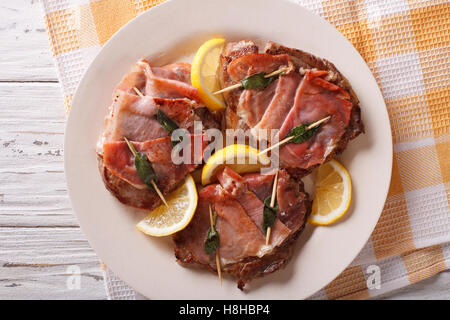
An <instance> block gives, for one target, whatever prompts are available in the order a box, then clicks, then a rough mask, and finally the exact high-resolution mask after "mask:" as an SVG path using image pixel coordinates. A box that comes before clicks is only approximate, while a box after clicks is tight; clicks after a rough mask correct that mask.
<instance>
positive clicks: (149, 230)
mask: <svg viewBox="0 0 450 320" xmlns="http://www.w3.org/2000/svg"><path fill="white" fill-rule="evenodd" d="M166 201H167V204H168V207H166V206H165V205H160V206H159V207H157V208H155V209H153V211H152V212H150V214H149V215H148V216H147V217H146V218H145V219H143V220H141V221H140V222H139V223H138V224H137V225H136V227H137V228H138V230H139V231H142V232H143V233H145V234H148V235H150V236H155V237H162V236H168V235H170V234H173V233H175V232H178V231H180V230H183V229H184V228H185V227H186V226H187V225H188V224H189V222H190V221H191V219H192V217H193V216H194V213H195V209H196V208H197V202H198V195H197V188H196V186H195V182H194V179H193V178H192V177H191V175H187V177H186V179H185V181H184V183H183V184H182V185H181V186H179V187H178V188H177V189H176V190H175V191H173V192H172V193H170V194H169V196H168V197H167V198H166Z"/></svg>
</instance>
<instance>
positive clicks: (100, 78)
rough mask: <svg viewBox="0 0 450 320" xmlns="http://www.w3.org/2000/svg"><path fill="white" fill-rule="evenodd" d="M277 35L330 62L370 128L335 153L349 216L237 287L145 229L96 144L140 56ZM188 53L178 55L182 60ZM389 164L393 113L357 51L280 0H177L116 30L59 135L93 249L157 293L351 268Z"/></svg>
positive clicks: (253, 287)
mask: <svg viewBox="0 0 450 320" xmlns="http://www.w3.org/2000/svg"><path fill="white" fill-rule="evenodd" d="M217 35H220V36H224V37H226V38H227V40H240V39H253V40H259V41H264V40H273V41H276V42H278V43H281V44H283V45H285V46H288V47H295V48H299V49H302V50H305V51H308V52H311V53H313V54H315V55H317V56H319V57H323V58H326V59H328V60H330V61H332V62H333V63H334V64H335V65H336V67H337V68H338V69H339V70H340V71H341V72H342V73H343V74H344V75H345V76H346V77H347V78H348V79H349V81H350V83H351V84H352V86H353V88H354V90H355V92H356V94H357V95H358V97H359V98H360V100H361V109H362V118H363V121H364V123H365V126H366V134H364V135H361V136H359V137H358V138H357V139H356V140H354V141H352V142H351V143H350V144H349V147H348V148H347V150H346V151H345V152H344V155H343V156H342V157H340V160H341V161H342V162H343V164H344V165H345V166H346V167H347V169H348V170H349V171H350V173H351V176H352V180H353V190H354V191H353V202H352V205H351V208H350V211H349V212H348V213H347V215H346V217H345V218H344V219H342V221H340V222H339V223H337V224H335V225H333V226H331V227H312V226H308V227H307V228H306V230H305V232H303V234H302V235H301V237H300V239H299V241H298V243H297V245H296V247H295V254H294V256H293V259H292V261H291V262H290V263H289V264H288V265H287V266H286V268H285V269H283V270H280V271H278V272H276V273H274V274H272V275H269V276H266V277H264V278H261V279H257V280H254V281H252V282H251V283H250V284H249V285H248V286H247V287H246V288H248V290H247V291H246V292H242V291H240V290H239V289H237V287H236V283H235V282H234V281H233V280H231V279H228V278H227V279H226V281H224V284H223V286H222V287H220V286H219V283H218V280H217V277H216V276H214V275H213V274H211V273H209V272H206V271H201V270H192V269H189V268H183V267H181V266H179V265H178V264H177V263H176V262H175V257H174V254H173V246H172V241H171V239H170V237H169V238H165V239H157V238H150V237H147V236H145V235H144V234H142V233H140V232H139V231H137V230H136V228H135V225H136V222H137V221H139V220H140V219H141V218H142V217H143V216H144V215H145V213H142V212H139V211H137V210H134V209H130V208H128V207H125V206H124V205H122V204H121V203H119V201H117V200H116V199H115V198H114V197H113V196H112V195H110V194H109V192H108V191H107V190H106V189H105V187H104V185H103V182H102V180H101V177H100V174H99V172H98V169H97V162H96V154H95V151H94V150H95V144H96V141H97V138H98V137H99V135H100V134H101V132H102V130H103V120H104V117H105V115H106V109H107V106H108V105H109V104H110V103H111V94H112V91H113V88H114V87H115V85H116V84H117V83H118V82H119V81H120V79H121V78H122V76H123V75H124V74H126V72H127V71H128V69H129V68H130V67H131V66H132V65H133V64H134V63H135V62H136V61H137V60H138V59H139V58H141V57H146V58H147V59H149V61H150V62H151V63H152V64H153V65H163V64H166V63H170V62H174V61H178V60H183V59H188V57H190V56H192V54H193V53H194V52H195V51H196V49H197V48H198V47H199V45H200V44H201V43H202V42H203V41H205V40H207V39H209V38H211V37H213V36H217ZM183 57H184V58H183ZM391 167H392V140H391V130H390V125H389V119H388V115H387V112H386V106H385V104H384V101H383V98H382V95H381V93H380V90H379V88H378V86H377V84H376V82H375V80H374V78H373V76H372V74H371V72H370V70H369V68H368V67H367V65H366V64H365V62H364V61H363V59H362V58H361V56H360V55H359V54H358V52H357V51H356V50H355V49H354V48H353V46H352V45H351V44H350V43H349V42H348V41H347V40H346V39H345V38H344V37H343V36H342V35H341V34H340V33H339V32H338V31H337V30H335V29H334V28H333V27H332V26H331V25H329V24H328V23H327V22H326V21H324V20H323V19H321V18H320V17H318V16H316V15H314V14H312V13H311V12H309V11H307V10H306V9H304V8H302V7H300V6H299V5H297V4H294V3H291V2H289V1H285V0H276V1H275V0H246V1H241V0H227V1H223V0H189V1H182V0H173V1H168V2H166V3H164V4H163V5H160V6H157V7H155V8H153V9H151V10H149V11H148V12H146V13H144V14H142V15H141V16H139V17H138V18H136V19H134V20H133V21H131V22H130V23H129V24H127V25H126V26H125V27H124V28H122V29H121V30H120V31H119V32H118V33H117V34H115V35H114V37H113V38H112V39H111V40H110V41H109V42H108V43H107V44H106V45H105V46H104V48H103V49H102V50H101V52H100V54H99V55H98V56H97V57H96V58H95V60H94V61H93V62H92V64H91V66H90V67H89V69H88V70H87V72H86V74H85V76H84V78H83V80H82V81H81V83H80V85H79V88H78V91H77V93H76V95H75V97H74V99H73V106H72V110H71V112H70V116H69V119H68V122H67V128H66V136H65V172H66V179H67V183H68V188H69V195H70V198H71V201H72V206H73V208H74V210H75V212H76V214H77V217H78V220H79V222H80V225H81V228H82V230H83V232H84V233H85V234H86V236H87V238H88V239H89V242H90V244H91V246H92V247H93V248H94V249H95V251H96V252H97V254H98V255H99V257H100V258H101V259H102V260H103V261H104V262H105V263H106V264H107V265H108V267H110V268H111V269H112V270H113V272H114V273H115V274H116V275H118V276H119V277H120V278H121V279H122V280H124V281H125V282H127V283H128V284H129V285H131V286H132V287H133V288H135V289H136V290H137V291H138V292H140V293H142V294H143V295H145V296H147V297H149V298H153V299H302V298H306V297H308V296H309V295H311V294H313V293H314V292H316V291H318V290H319V289H321V288H322V287H324V286H325V285H326V284H328V283H329V282H330V281H332V280H333V279H334V278H335V277H336V276H338V275H339V273H340V272H342V271H343V270H344V268H345V267H347V266H348V265H349V264H350V263H351V262H352V260H353V259H354V258H355V257H356V255H357V254H358V252H359V251H360V250H361V248H362V247H363V245H364V244H365V243H366V241H367V240H368V238H369V236H370V234H371V232H372V230H373V228H374V227H375V224H376V222H377V220H378V218H379V216H380V213H381V210H382V208H383V205H384V201H385V199H386V195H387V191H388V187H389V181H390V177H391Z"/></svg>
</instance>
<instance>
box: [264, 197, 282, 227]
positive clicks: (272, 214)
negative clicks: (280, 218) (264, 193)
mask: <svg viewBox="0 0 450 320" xmlns="http://www.w3.org/2000/svg"><path fill="white" fill-rule="evenodd" d="M271 200H272V197H271V196H269V197H267V198H266V200H264V211H263V224H262V227H263V230H264V232H267V228H269V227H270V228H272V226H273V224H274V223H275V220H276V219H277V212H278V210H279V208H278V203H277V201H276V200H275V204H274V206H273V207H271V206H270V202H271Z"/></svg>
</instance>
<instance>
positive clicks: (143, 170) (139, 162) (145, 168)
mask: <svg viewBox="0 0 450 320" xmlns="http://www.w3.org/2000/svg"><path fill="white" fill-rule="evenodd" d="M125 141H126V143H127V145H128V148H130V150H131V152H132V153H133V155H134V166H135V167H136V172H137V174H138V176H139V179H141V180H142V182H143V183H145V185H146V186H147V187H148V188H149V189H151V190H153V191H155V189H154V187H153V185H152V183H151V182H152V181H153V182H155V184H156V173H155V170H153V167H152V164H151V163H150V161H149V160H148V158H147V156H146V155H145V154H144V153H139V152H137V151H136V148H135V147H134V145H133V144H132V143H131V142H130V141H128V139H127V138H125Z"/></svg>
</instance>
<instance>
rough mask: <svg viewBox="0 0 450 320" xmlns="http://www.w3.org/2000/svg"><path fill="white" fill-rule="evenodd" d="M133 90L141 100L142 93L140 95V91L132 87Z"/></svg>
mask: <svg viewBox="0 0 450 320" xmlns="http://www.w3.org/2000/svg"><path fill="white" fill-rule="evenodd" d="M133 90H134V91H135V92H136V93H137V95H138V96H139V97H141V98H143V97H144V95H143V93H142V92H141V90H139V89H138V88H136V87H133Z"/></svg>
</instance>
